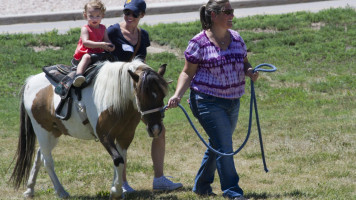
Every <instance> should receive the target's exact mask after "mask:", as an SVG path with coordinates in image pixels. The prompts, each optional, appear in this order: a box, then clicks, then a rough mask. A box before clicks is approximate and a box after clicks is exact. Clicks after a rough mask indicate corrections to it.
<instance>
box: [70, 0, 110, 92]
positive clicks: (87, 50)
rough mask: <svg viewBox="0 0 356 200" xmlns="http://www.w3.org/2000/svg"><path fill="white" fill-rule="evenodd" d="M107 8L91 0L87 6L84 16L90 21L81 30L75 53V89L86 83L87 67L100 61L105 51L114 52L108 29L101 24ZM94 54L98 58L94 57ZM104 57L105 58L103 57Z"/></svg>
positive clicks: (99, 2)
mask: <svg viewBox="0 0 356 200" xmlns="http://www.w3.org/2000/svg"><path fill="white" fill-rule="evenodd" d="M105 10H106V9H105V6H104V4H103V3H102V2H101V1H100V0H91V1H90V2H89V3H87V4H85V6H84V12H83V16H84V18H85V19H86V20H87V21H88V24H86V25H84V26H83V27H82V29H81V33H80V38H79V42H78V45H77V49H76V50H75V53H74V56H73V57H74V60H73V61H74V63H78V62H79V64H78V66H77V73H76V76H75V78H74V81H73V85H74V86H75V87H80V86H81V85H82V84H83V82H84V81H85V77H84V76H83V73H84V71H85V69H86V68H87V66H88V65H89V64H91V63H94V62H96V61H98V60H100V57H101V56H100V54H103V53H105V52H104V51H110V52H111V51H114V50H115V46H114V45H113V44H112V43H111V41H110V39H109V37H108V34H107V31H106V27H105V26H104V25H102V24H100V22H101V20H102V19H103V17H104V14H105ZM92 54H96V56H93V57H92ZM102 57H104V56H102Z"/></svg>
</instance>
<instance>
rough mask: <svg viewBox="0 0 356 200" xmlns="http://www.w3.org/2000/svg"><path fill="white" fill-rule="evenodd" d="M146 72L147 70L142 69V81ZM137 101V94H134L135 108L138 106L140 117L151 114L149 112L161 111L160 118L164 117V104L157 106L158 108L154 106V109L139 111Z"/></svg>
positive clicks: (139, 109)
mask: <svg viewBox="0 0 356 200" xmlns="http://www.w3.org/2000/svg"><path fill="white" fill-rule="evenodd" d="M147 74H148V72H147V71H144V72H143V75H142V80H143V81H145V79H146V75H147ZM138 102H139V101H138V99H137V96H136V103H137V108H138V111H139V112H140V113H141V117H143V116H144V115H148V114H151V113H155V112H161V116H162V118H164V106H162V107H159V108H154V109H151V110H146V111H141V108H140V106H139V105H138Z"/></svg>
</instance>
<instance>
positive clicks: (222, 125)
mask: <svg viewBox="0 0 356 200" xmlns="http://www.w3.org/2000/svg"><path fill="white" fill-rule="evenodd" d="M190 108H191V110H192V112H193V114H194V116H195V117H196V118H197V119H198V120H199V122H200V124H201V125H202V127H203V128H204V130H205V132H206V133H207V134H208V136H209V145H210V146H212V147H213V148H214V149H216V150H218V151H220V152H224V153H232V152H233V145H232V134H233V132H234V130H235V127H236V124H237V119H238V115H239V108H240V99H224V98H218V97H214V96H211V95H206V94H202V93H199V92H195V91H193V90H191V92H190ZM216 169H217V171H218V174H219V177H220V185H221V190H222V191H223V196H224V197H228V198H234V197H238V196H241V195H243V190H242V189H241V188H240V186H239V184H238V183H239V176H238V174H237V172H236V169H235V164H234V159H233V156H220V155H217V154H215V153H214V152H212V151H210V150H209V149H207V150H206V151H205V154H204V157H203V160H202V163H201V166H200V169H199V171H198V173H197V175H196V177H195V182H194V187H193V192H195V193H197V194H200V195H204V194H209V193H212V188H211V184H212V183H213V181H214V174H215V170H216Z"/></svg>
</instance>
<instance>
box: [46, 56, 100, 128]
mask: <svg viewBox="0 0 356 200" xmlns="http://www.w3.org/2000/svg"><path fill="white" fill-rule="evenodd" d="M103 64H104V62H96V63H94V64H92V65H90V66H88V67H87V69H86V70H85V72H84V74H83V75H84V76H85V82H84V83H83V84H82V86H81V87H72V83H73V80H74V76H75V74H76V68H77V67H76V66H68V65H63V64H56V65H52V66H45V67H43V68H42V70H43V72H44V73H45V74H46V76H47V78H48V79H51V80H52V81H53V82H52V84H53V85H54V86H55V90H54V91H55V93H56V94H58V95H59V96H60V97H61V101H60V103H59V105H58V107H57V108H56V110H55V114H56V117H57V118H59V119H61V120H67V119H69V118H70V116H71V111H72V102H73V98H72V96H71V94H72V93H71V90H74V94H76V95H77V97H78V100H79V101H80V100H81V98H82V96H81V90H82V89H83V88H85V87H87V86H88V85H89V84H90V83H91V82H92V80H93V79H94V78H95V76H96V74H97V72H98V70H99V69H100V68H101V67H102V66H103ZM65 104H67V110H66V111H64V114H63V115H61V113H62V109H63V107H64V105H65ZM83 123H84V121H83Z"/></svg>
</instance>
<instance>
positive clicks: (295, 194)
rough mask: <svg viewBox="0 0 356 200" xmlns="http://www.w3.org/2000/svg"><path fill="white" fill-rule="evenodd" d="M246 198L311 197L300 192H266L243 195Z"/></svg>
mask: <svg viewBox="0 0 356 200" xmlns="http://www.w3.org/2000/svg"><path fill="white" fill-rule="evenodd" d="M245 196H246V197H247V198H252V199H284V198H298V197H299V198H300V197H313V196H312V195H311V194H308V193H307V192H303V191H300V190H293V191H290V192H283V193H281V194H270V193H267V192H263V193H255V192H252V193H248V194H246V195H245Z"/></svg>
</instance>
